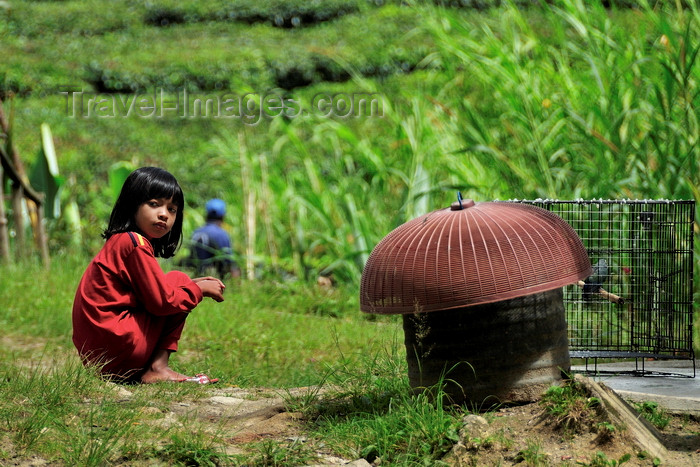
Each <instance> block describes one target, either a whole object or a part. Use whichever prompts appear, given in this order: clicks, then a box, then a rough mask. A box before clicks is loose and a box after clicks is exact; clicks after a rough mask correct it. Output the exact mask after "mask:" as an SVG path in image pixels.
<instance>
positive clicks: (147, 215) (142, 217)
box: [134, 198, 178, 239]
mask: <svg viewBox="0 0 700 467" xmlns="http://www.w3.org/2000/svg"><path fill="white" fill-rule="evenodd" d="M177 209H178V208H177V205H176V204H175V203H173V199H172V198H156V199H150V200H148V201H146V202H145V203H143V204H141V205H140V206H139V208H138V210H137V211H136V216H135V217H134V221H135V222H136V226H137V227H138V228H139V230H140V231H141V232H143V234H144V235H145V236H146V237H148V238H149V239H152V238H161V237H163V236H164V235H166V234H167V233H168V232H170V229H172V228H173V224H174V223H175V218H176V217H177Z"/></svg>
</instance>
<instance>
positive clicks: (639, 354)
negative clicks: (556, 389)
mask: <svg viewBox="0 0 700 467" xmlns="http://www.w3.org/2000/svg"><path fill="white" fill-rule="evenodd" d="M513 202H519V203H526V204H532V205H535V206H539V207H541V208H544V209H547V210H549V211H552V212H554V213H555V214H557V215H559V216H560V217H561V218H563V219H564V220H565V221H566V222H567V223H568V224H569V225H571V227H573V229H574V230H575V231H576V232H577V233H578V235H579V237H580V238H581V240H582V242H583V244H584V247H585V248H586V250H587V252H588V255H589V258H590V260H591V263H592V265H593V270H594V272H593V275H592V276H591V277H589V278H588V279H586V280H585V281H579V283H578V285H573V286H568V287H566V288H565V290H564V305H565V308H566V317H567V321H568V335H569V350H570V355H571V357H572V358H582V359H585V364H586V370H588V363H589V360H593V362H594V363H595V371H596V372H597V371H598V370H597V363H598V359H615V360H622V359H634V361H635V370H633V371H632V372H633V373H635V374H638V375H652V374H654V372H650V371H646V370H645V369H644V361H645V360H646V359H649V358H657V359H677V360H692V365H693V377H694V376H695V355H694V352H693V225H694V215H695V201H685V200H684V201H651V200H641V201H640V200H635V201H631V200H592V201H585V200H577V201H559V200H556V201H554V200H522V201H521V200H515V201H513ZM640 362H641V363H640ZM678 376H683V375H678Z"/></svg>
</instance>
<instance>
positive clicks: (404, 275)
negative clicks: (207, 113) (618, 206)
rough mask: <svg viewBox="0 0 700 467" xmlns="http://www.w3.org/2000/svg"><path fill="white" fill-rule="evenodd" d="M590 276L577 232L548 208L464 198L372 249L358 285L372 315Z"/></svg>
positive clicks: (503, 295)
mask: <svg viewBox="0 0 700 467" xmlns="http://www.w3.org/2000/svg"><path fill="white" fill-rule="evenodd" d="M591 274H592V268H591V263H590V260H589V258H588V254H587V253H586V250H585V248H584V246H583V244H582V243H581V240H580V238H579V237H578V235H577V234H576V232H575V231H574V230H573V229H572V228H571V226H569V225H568V224H567V223H566V222H564V220H562V219H561V218H560V217H559V216H557V215H556V214H553V213H551V212H549V211H547V210H545V209H542V208H538V207H534V206H530V205H524V204H517V203H503V202H484V203H474V202H473V201H472V200H463V201H462V202H461V203H454V204H453V205H452V206H451V207H450V208H445V209H440V210H437V211H433V212H431V213H429V214H426V215H424V216H421V217H418V218H416V219H413V220H411V221H409V222H407V223H405V224H403V225H401V226H399V227H397V228H396V229H395V230H393V231H392V232H390V233H389V235H387V236H386V237H385V238H384V239H383V240H382V241H381V242H379V244H377V246H376V247H375V248H374V250H373V251H372V254H371V255H370V256H369V258H368V260H367V264H366V265H365V268H364V271H363V272H362V280H361V284H360V309H361V310H362V311H364V312H367V313H380V314H388V313H413V312H425V311H434V310H446V309H451V308H457V307H464V306H471V305H478V304H483V303H492V302H496V301H500V300H507V299H511V298H515V297H520V296H523V295H529V294H533V293H538V292H544V291H547V290H552V289H555V288H559V287H563V286H565V285H568V284H573V283H576V282H577V281H579V280H582V279H585V278H586V277H588V276H590V275H591Z"/></svg>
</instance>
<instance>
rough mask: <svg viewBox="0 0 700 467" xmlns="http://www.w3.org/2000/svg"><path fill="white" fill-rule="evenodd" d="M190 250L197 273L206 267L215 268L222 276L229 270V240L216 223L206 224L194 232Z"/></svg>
mask: <svg viewBox="0 0 700 467" xmlns="http://www.w3.org/2000/svg"><path fill="white" fill-rule="evenodd" d="M192 250H193V251H192V252H193V255H192V258H193V259H195V260H197V263H198V270H199V271H201V270H203V269H205V268H206V267H207V266H215V267H216V268H217V269H218V270H219V272H220V273H222V274H223V273H225V272H226V271H227V270H230V269H231V265H232V264H233V257H232V254H233V251H232V249H231V238H230V237H229V235H228V233H227V232H226V231H225V230H224V229H222V228H221V226H219V225H218V224H217V223H216V222H207V224H206V225H205V226H203V227H200V228H198V229H197V230H195V231H194V233H193V234H192Z"/></svg>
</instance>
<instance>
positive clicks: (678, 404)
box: [571, 360, 700, 416]
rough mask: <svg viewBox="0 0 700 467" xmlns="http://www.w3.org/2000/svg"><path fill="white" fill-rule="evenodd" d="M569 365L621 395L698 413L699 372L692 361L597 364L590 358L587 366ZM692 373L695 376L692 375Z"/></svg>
mask: <svg viewBox="0 0 700 467" xmlns="http://www.w3.org/2000/svg"><path fill="white" fill-rule="evenodd" d="M642 365H643V367H642ZM571 369H572V370H573V371H574V372H576V373H581V374H584V375H586V376H588V377H589V378H592V379H593V380H594V381H597V382H601V383H604V384H605V385H606V386H607V387H609V388H610V389H612V390H613V391H615V392H616V393H617V394H618V395H620V397H622V398H624V399H627V400H631V401H634V402H644V401H650V402H656V403H657V404H659V406H661V407H663V408H664V409H666V410H668V411H669V412H674V413H687V414H691V415H695V416H700V375H697V374H696V371H695V370H696V369H694V368H693V362H692V361H689V360H655V361H645V362H641V363H640V362H636V363H635V362H634V361H632V362H616V363H598V364H597V365H593V364H591V363H590V362H589V364H588V366H587V367H586V366H585V365H574V366H572V368H571ZM642 369H643V371H642ZM586 370H588V371H586ZM694 374H695V377H692V376H693V375H694Z"/></svg>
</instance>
